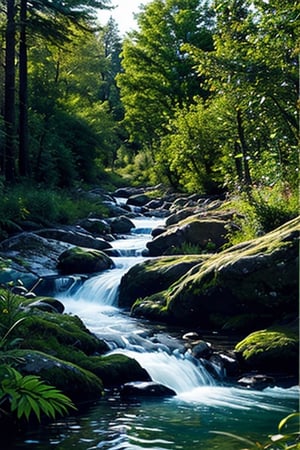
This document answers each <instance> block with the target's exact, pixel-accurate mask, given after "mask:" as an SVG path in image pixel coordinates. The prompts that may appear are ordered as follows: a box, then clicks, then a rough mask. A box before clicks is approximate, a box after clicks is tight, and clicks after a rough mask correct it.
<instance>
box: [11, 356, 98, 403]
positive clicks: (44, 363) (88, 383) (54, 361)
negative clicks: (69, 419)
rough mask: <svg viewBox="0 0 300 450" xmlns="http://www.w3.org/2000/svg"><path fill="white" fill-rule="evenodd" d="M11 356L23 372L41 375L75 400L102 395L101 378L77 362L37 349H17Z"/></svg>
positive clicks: (89, 398)
mask: <svg viewBox="0 0 300 450" xmlns="http://www.w3.org/2000/svg"><path fill="white" fill-rule="evenodd" d="M11 356H12V357H15V360H16V361H18V363H17V366H18V370H20V371H21V372H22V373H23V374H28V373H30V374H36V375H38V376H40V377H41V378H42V379H43V380H44V381H46V382H48V383H49V384H51V385H53V386H55V387H57V388H58V389H60V390H62V391H63V393H64V394H66V395H68V396H69V397H70V398H71V399H72V400H73V401H75V402H78V401H80V402H81V401H91V400H95V398H96V397H97V396H99V397H100V396H101V395H102V392H103V384H102V381H101V379H100V378H99V377H97V376H96V375H95V374H93V373H91V372H90V371H89V370H86V369H84V368H82V367H79V366H78V365H76V364H73V363H70V362H69V361H64V360H62V359H60V358H55V357H53V356H50V355H48V354H46V353H44V352H39V351H36V350H15V351H13V352H11Z"/></svg>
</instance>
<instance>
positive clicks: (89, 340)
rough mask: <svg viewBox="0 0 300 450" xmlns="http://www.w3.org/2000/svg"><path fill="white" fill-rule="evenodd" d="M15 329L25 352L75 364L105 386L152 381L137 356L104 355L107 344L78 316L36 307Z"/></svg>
mask: <svg viewBox="0 0 300 450" xmlns="http://www.w3.org/2000/svg"><path fill="white" fill-rule="evenodd" d="M15 332H16V336H17V337H19V338H21V343H20V347H21V350H22V351H24V352H26V351H27V350H26V349H34V351H38V352H43V353H45V354H47V355H48V356H49V357H50V356H51V357H53V358H54V359H59V360H60V361H63V362H64V363H65V364H69V363H70V364H71V365H72V364H73V365H76V367H79V368H81V369H83V370H86V371H88V372H89V373H92V374H93V375H95V376H97V377H98V378H99V379H100V380H101V381H102V382H103V384H104V386H105V387H110V386H116V385H120V384H123V383H126V382H128V381H137V380H140V381H143V380H149V375H148V374H147V372H146V371H145V370H144V369H142V367H141V366H140V365H139V363H138V362H137V361H135V360H134V359H131V358H129V357H127V356H125V355H117V354H114V355H108V356H104V355H105V353H107V352H108V350H109V348H108V346H107V344H106V343H105V342H103V341H101V340H100V339H98V338H97V337H96V336H95V335H93V334H92V333H91V332H90V331H89V330H88V329H87V328H86V327H85V325H84V324H83V322H82V321H81V319H80V318H79V317H77V316H71V315H66V314H54V313H49V312H45V311H39V310H37V311H35V312H34V313H32V314H30V315H28V316H26V319H25V320H24V321H23V322H22V323H21V325H20V326H19V327H18V329H17V330H16V331H15ZM53 384H54V385H56V384H55V383H53ZM76 386H77V387H78V386H79V385H78V384H77V385H76ZM74 389H75V387H74Z"/></svg>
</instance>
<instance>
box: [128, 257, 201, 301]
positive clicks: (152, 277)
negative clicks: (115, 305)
mask: <svg viewBox="0 0 300 450" xmlns="http://www.w3.org/2000/svg"><path fill="white" fill-rule="evenodd" d="M203 259H205V256H200V255H190V256H165V257H160V258H155V259H149V260H146V261H144V262H142V263H140V264H136V265H135V266H133V267H132V268H131V269H130V270H129V271H128V272H127V273H126V274H125V275H124V276H123V278H122V280H121V284H120V291H119V306H121V307H126V308H127V307H131V306H132V304H133V303H134V302H135V301H136V300H137V299H138V298H144V297H146V296H149V295H152V294H154V293H155V292H159V291H161V290H163V289H167V288H168V287H169V286H170V285H171V284H172V283H174V282H175V281H177V280H179V278H181V277H182V275H183V274H185V273H186V272H188V270H190V269H191V268H192V267H194V266H195V265H196V264H199V263H200V262H201V261H203Z"/></svg>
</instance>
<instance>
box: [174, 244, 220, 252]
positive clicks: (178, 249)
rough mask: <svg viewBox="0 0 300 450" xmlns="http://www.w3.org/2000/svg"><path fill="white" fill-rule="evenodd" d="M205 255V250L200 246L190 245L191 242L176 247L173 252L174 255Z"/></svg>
mask: <svg viewBox="0 0 300 450" xmlns="http://www.w3.org/2000/svg"><path fill="white" fill-rule="evenodd" d="M212 249H213V248H212ZM212 249H211V250H212ZM208 250H209V249H208ZM203 253H205V249H203V248H201V247H200V246H199V245H196V244H190V243H189V242H184V243H183V244H182V245H181V246H180V247H174V249H172V251H171V254H172V255H200V254H203Z"/></svg>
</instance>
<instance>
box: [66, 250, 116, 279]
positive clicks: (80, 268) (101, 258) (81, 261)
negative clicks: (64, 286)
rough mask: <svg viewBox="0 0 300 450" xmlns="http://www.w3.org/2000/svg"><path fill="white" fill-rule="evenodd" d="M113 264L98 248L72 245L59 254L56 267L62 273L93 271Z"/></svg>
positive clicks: (98, 270)
mask: <svg viewBox="0 0 300 450" xmlns="http://www.w3.org/2000/svg"><path fill="white" fill-rule="evenodd" d="M113 265H114V263H113V261H112V259H111V258H109V256H107V255H106V254H105V253H103V252H101V251H100V250H93V249H87V248H83V247H73V248H70V249H68V250H66V251H64V252H63V253H62V254H61V255H59V258H58V264H57V268H58V270H59V271H60V272H61V273H63V274H72V273H95V272H102V271H103V270H106V269H110V268H111V267H113Z"/></svg>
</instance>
